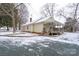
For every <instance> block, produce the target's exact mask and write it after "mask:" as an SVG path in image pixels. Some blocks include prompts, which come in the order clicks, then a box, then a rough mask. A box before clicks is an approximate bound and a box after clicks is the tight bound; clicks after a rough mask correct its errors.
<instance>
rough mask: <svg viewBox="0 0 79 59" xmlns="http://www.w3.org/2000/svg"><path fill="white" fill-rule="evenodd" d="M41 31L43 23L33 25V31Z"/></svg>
mask: <svg viewBox="0 0 79 59" xmlns="http://www.w3.org/2000/svg"><path fill="white" fill-rule="evenodd" d="M42 31H43V24H42V23H39V24H35V25H34V32H42Z"/></svg>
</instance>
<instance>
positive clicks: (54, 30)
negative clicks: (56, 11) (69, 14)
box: [21, 17, 63, 35]
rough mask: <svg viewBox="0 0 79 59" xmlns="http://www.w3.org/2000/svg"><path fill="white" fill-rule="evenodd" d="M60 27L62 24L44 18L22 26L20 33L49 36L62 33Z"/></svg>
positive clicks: (50, 18)
mask: <svg viewBox="0 0 79 59" xmlns="http://www.w3.org/2000/svg"><path fill="white" fill-rule="evenodd" d="M62 27H63V24H62V23H60V22H58V21H56V20H54V19H53V17H46V18H44V19H40V20H36V21H34V22H29V23H26V24H23V25H22V29H21V31H24V32H34V33H40V34H48V35H51V34H59V33H62V32H63V30H62Z"/></svg>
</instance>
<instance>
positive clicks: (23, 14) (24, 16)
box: [17, 3, 29, 29]
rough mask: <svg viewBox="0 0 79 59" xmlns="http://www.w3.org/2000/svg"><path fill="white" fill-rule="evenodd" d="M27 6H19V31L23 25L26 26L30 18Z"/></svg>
mask: <svg viewBox="0 0 79 59" xmlns="http://www.w3.org/2000/svg"><path fill="white" fill-rule="evenodd" d="M27 4H28V3H27ZM27 4H22V5H21V6H19V7H18V8H17V9H18V16H19V29H20V28H21V24H25V23H26V22H27V21H28V18H29V11H28V5H27Z"/></svg>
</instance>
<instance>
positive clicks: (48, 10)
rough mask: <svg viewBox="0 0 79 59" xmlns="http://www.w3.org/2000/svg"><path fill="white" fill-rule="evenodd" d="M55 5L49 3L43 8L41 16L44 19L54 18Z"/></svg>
mask: <svg viewBox="0 0 79 59" xmlns="http://www.w3.org/2000/svg"><path fill="white" fill-rule="evenodd" d="M54 6H55V3H47V4H45V5H44V6H43V7H42V8H41V14H42V16H43V17H47V16H54Z"/></svg>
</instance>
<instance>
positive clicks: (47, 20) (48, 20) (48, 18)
mask: <svg viewBox="0 0 79 59" xmlns="http://www.w3.org/2000/svg"><path fill="white" fill-rule="evenodd" d="M50 22H54V23H55V24H58V25H63V24H62V23H60V22H58V21H56V20H54V19H53V17H51V16H50V17H46V18H43V19H40V20H36V21H33V22H28V23H26V24H23V26H24V25H32V24H37V23H50Z"/></svg>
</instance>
